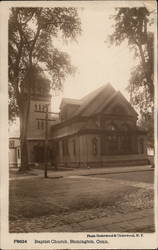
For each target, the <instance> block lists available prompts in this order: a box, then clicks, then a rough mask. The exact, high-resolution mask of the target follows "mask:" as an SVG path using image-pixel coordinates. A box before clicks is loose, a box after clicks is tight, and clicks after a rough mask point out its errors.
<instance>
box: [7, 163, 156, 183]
mask: <svg viewBox="0 0 158 250" xmlns="http://www.w3.org/2000/svg"><path fill="white" fill-rule="evenodd" d="M137 171H153V169H152V168H151V165H145V166H127V167H108V168H90V169H83V168H82V169H73V170H72V169H71V170H57V171H54V170H48V177H50V178H60V177H66V176H88V175H99V174H112V173H128V172H137ZM42 176H44V170H41V169H32V170H31V171H30V172H29V173H28V175H17V176H15V177H11V178H10V180H18V179H28V178H29V179H30V178H37V177H42Z"/></svg>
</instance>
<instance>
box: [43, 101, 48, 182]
mask: <svg viewBox="0 0 158 250" xmlns="http://www.w3.org/2000/svg"><path fill="white" fill-rule="evenodd" d="M47 158H48V104H46V116H45V144H44V178H48V175H47V165H48V159H47Z"/></svg>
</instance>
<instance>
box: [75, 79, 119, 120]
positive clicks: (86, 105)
mask: <svg viewBox="0 0 158 250" xmlns="http://www.w3.org/2000/svg"><path fill="white" fill-rule="evenodd" d="M115 92H116V90H115V89H114V88H113V87H112V86H111V84H109V83H108V84H106V85H103V86H101V87H100V88H98V89H96V90H94V91H93V92H91V93H90V94H88V95H86V96H85V97H83V98H82V99H81V105H80V107H79V108H78V109H77V111H76V112H75V114H74V116H77V115H82V116H90V115H93V114H94V113H95V112H96V111H97V107H98V106H100V105H101V104H103V102H105V101H106V100H107V99H109V97H111V95H112V94H113V93H115Z"/></svg>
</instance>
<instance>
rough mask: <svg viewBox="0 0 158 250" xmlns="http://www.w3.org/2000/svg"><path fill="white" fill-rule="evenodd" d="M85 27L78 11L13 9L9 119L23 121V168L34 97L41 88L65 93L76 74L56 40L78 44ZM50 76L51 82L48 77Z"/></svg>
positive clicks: (21, 125) (11, 16)
mask: <svg viewBox="0 0 158 250" xmlns="http://www.w3.org/2000/svg"><path fill="white" fill-rule="evenodd" d="M80 32H81V23H80V19H79V16H78V13H77V9H75V8H12V9H11V12H10V17H9V53H8V54H9V59H8V60H9V70H8V71H9V72H8V74H9V116H10V119H13V118H14V117H15V115H19V117H20V137H21V151H22V155H21V161H22V168H23V169H24V168H27V167H28V164H27V163H28V157H27V142H26V135H27V121H28V114H29V107H30V94H31V91H32V89H33V88H34V85H35V82H38V85H39V87H41V85H43V86H44V88H45V89H47V91H49V89H50V88H51V89H61V88H62V84H63V81H64V80H65V78H66V76H67V75H68V74H72V73H73V72H74V67H73V66H72V65H71V62H70V58H69V56H68V54H66V53H65V52H63V51H59V50H58V49H57V48H55V46H54V44H53V39H54V38H56V37H58V36H60V38H62V39H63V40H65V41H68V40H75V39H76V37H77V35H79V34H80ZM42 72H47V74H49V78H50V77H51V81H50V80H48V79H47V78H46V77H45V75H44V73H42Z"/></svg>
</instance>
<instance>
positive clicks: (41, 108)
mask: <svg viewBox="0 0 158 250" xmlns="http://www.w3.org/2000/svg"><path fill="white" fill-rule="evenodd" d="M33 79H34V85H33V87H32V90H31V101H30V110H29V119H28V133H27V142H28V159H29V164H32V163H35V162H43V161H44V143H45V134H46V105H47V106H48V121H47V124H48V126H47V131H48V136H49V134H50V128H51V126H52V125H53V123H54V122H55V120H56V118H57V117H56V118H54V117H52V115H53V113H51V97H52V96H51V94H50V83H49V80H47V79H46V78H45V76H44V74H43V73H41V72H38V73H37V72H36V76H35V77H34V78H33Z"/></svg>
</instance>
